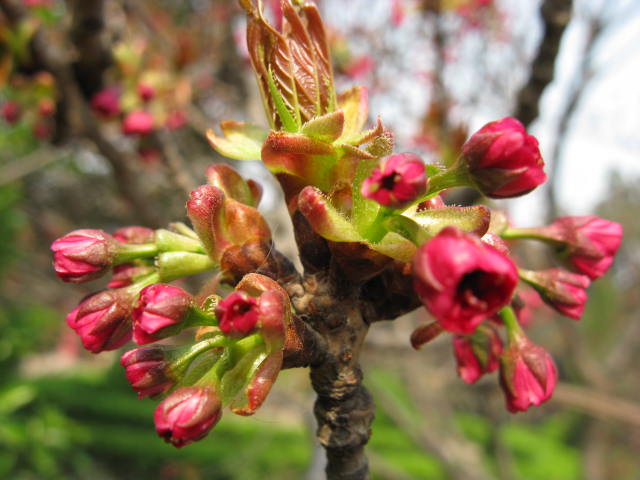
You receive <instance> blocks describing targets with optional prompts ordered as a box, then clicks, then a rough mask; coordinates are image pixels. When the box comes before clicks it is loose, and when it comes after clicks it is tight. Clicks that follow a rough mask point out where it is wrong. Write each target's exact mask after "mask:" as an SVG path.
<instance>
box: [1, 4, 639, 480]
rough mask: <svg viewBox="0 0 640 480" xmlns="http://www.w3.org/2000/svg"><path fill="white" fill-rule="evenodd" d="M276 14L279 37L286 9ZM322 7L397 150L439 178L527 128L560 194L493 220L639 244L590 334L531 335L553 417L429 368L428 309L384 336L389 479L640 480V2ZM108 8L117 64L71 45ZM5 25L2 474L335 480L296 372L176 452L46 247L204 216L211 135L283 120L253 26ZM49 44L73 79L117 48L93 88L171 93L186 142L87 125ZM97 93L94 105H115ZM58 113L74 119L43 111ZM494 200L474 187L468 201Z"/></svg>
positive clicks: (610, 283) (375, 354) (345, 64)
mask: <svg viewBox="0 0 640 480" xmlns="http://www.w3.org/2000/svg"><path fill="white" fill-rule="evenodd" d="M265 3H267V9H268V10H267V14H268V15H272V17H273V18H274V20H275V21H277V2H268V1H267V2H265ZM316 3H317V4H318V5H319V7H320V10H321V12H322V13H323V16H324V18H325V21H326V24H327V28H328V30H329V32H330V38H331V47H332V52H333V55H334V64H335V74H336V80H337V83H338V85H339V88H340V89H342V88H346V87H348V86H349V85H352V84H363V85H366V86H367V87H368V88H369V91H370V96H371V98H370V100H371V101H370V111H371V115H372V117H371V118H372V120H373V119H375V116H376V115H380V116H381V117H382V119H383V121H384V122H385V125H387V126H388V127H390V128H391V129H392V130H393V132H394V133H395V136H396V145H397V151H414V152H418V153H420V154H421V155H423V156H424V158H425V160H427V161H437V160H438V159H440V158H443V157H446V156H452V155H456V154H457V152H458V151H459V148H460V145H461V144H462V142H464V140H465V139H466V138H467V136H468V135H469V134H470V133H472V132H473V131H475V130H476V129H477V128H479V127H480V126H481V125H483V124H484V123H485V122H487V121H490V120H494V119H499V118H502V117H504V116H509V115H513V116H516V117H518V118H519V119H521V120H522V121H523V123H525V124H526V125H527V126H528V128H529V130H530V132H531V133H533V134H535V135H536V136H538V138H539V139H540V142H541V148H542V152H543V156H544V157H545V161H546V164H547V167H546V168H547V173H548V174H549V177H550V178H549V181H548V182H547V184H546V185H545V186H543V187H541V188H539V189H538V190H537V191H536V192H534V193H533V194H531V195H529V196H527V197H524V198H522V199H517V200H510V201H501V202H494V203H492V207H495V208H500V209H504V210H506V211H507V212H508V214H509V216H510V218H511V220H512V221H513V222H514V223H515V224H517V225H519V226H534V225H541V224H544V223H547V222H549V221H550V219H552V218H554V217H555V216H557V215H563V214H573V215H585V214H597V215H599V216H602V217H604V218H607V219H610V220H613V221H616V222H619V223H621V224H622V225H623V227H624V231H625V237H624V241H623V244H622V247H621V249H620V251H619V253H618V256H617V259H616V262H615V263H614V265H613V267H612V269H611V270H610V271H609V273H608V274H607V275H606V276H604V277H603V278H602V279H600V280H598V281H597V282H595V283H594V284H593V286H592V287H590V289H589V302H588V304H587V307H586V309H585V314H584V317H583V319H582V320H581V321H580V322H574V321H573V320H570V319H567V318H561V317H559V316H558V315H556V314H555V313H553V312H552V311H551V310H548V309H546V308H545V307H542V306H541V307H540V308H537V309H535V310H534V311H533V312H532V320H531V322H530V325H529V327H528V333H529V335H530V336H531V337H532V338H533V339H534V341H535V342H536V343H538V344H541V345H544V346H545V347H546V348H548V349H549V350H550V351H551V352H552V354H553V356H554V358H555V359H556V362H557V364H558V367H559V371H560V382H559V385H558V388H557V391H556V393H555V395H554V397H553V398H552V400H550V401H549V402H548V403H546V404H545V405H543V406H541V407H538V408H534V409H531V410H530V411H529V412H527V413H521V414H518V415H511V414H509V413H508V412H506V410H505V408H504V404H503V403H504V400H503V398H502V393H501V391H500V389H499V387H498V384H497V378H496V375H495V374H494V375H490V376H488V377H487V378H483V379H482V380H481V381H479V382H478V383H477V384H474V385H472V386H469V385H466V384H465V383H464V382H462V380H460V379H459V378H458V377H457V375H456V372H455V364H454V359H453V355H452V347H451V343H450V338H444V337H443V338H440V339H438V340H436V341H434V342H433V343H431V344H429V345H428V346H426V347H425V348H424V349H423V350H421V351H419V352H416V351H413V350H412V349H411V348H410V345H409V341H408V339H409V335H410V333H411V331H412V329H413V328H414V327H415V326H416V325H417V324H419V322H420V321H423V320H425V318H426V317H427V314H426V312H424V311H417V312H415V313H414V314H412V315H408V316H406V317H403V318H400V319H398V320H397V321H395V322H393V323H389V324H384V325H381V324H378V325H375V326H374V328H372V331H371V333H370V335H369V339H368V342H367V344H366V346H365V352H364V358H363V368H364V372H365V378H366V380H365V382H366V384H367V386H368V387H369V388H370V390H371V391H372V393H373V395H374V398H375V401H376V405H377V410H376V420H375V423H374V426H373V436H372V439H371V443H370V448H369V456H370V462H371V468H372V476H373V478H375V479H391V480H396V479H399V480H402V479H471V478H477V479H493V478H497V479H505V480H506V479H517V480H537V479H540V480H554V479H557V480H574V479H576V480H577V479H587V480H601V479H620V480H627V479H628V480H636V479H638V478H640V460H639V458H640V455H639V454H640V433H639V432H640V380H639V377H638V371H639V369H640V353H639V352H640V349H639V347H640V322H639V321H638V317H639V315H640V288H639V287H640V247H639V242H640V224H639V222H638V219H637V216H638V212H640V189H638V187H639V186H640V182H639V179H640V136H639V135H638V132H640V115H639V114H638V111H639V107H640V90H639V89H638V88H637V79H638V78H639V77H640V50H638V49H637V48H636V47H637V45H638V42H639V41H640V38H639V32H640V5H639V4H638V2H637V1H635V0H626V1H625V0H611V1H606V0H575V1H573V2H571V1H569V0H545V1H542V2H540V1H535V0H502V1H500V0H493V1H492V0H440V1H438V0H351V1H349V2H345V1H341V0H317V1H316ZM96 4H100V5H99V6H100V8H101V9H102V10H101V12H102V13H101V15H102V17H101V18H102V19H103V23H104V24H103V25H99V27H100V40H101V43H100V45H99V46H98V47H95V45H94V46H91V45H90V44H89V43H87V42H88V40H87V39H86V38H82V37H80V40H78V39H77V36H76V37H73V35H69V32H74V31H75V32H76V33H77V32H78V30H77V29H75V27H77V24H76V22H75V19H76V18H78V16H79V15H80V14H79V13H78V12H79V11H80V10H82V8H83V7H82V5H85V7H87V6H90V5H93V6H95V5H96ZM0 6H1V8H0V106H2V108H3V109H4V106H6V104H7V103H9V102H15V103H17V104H18V105H19V106H20V115H19V117H18V118H17V119H13V118H12V117H11V116H7V115H6V111H5V110H3V112H4V113H3V119H0V478H7V479H24V480H27V479H47V480H48V479H88V478H91V479H98V480H100V479H105V480H109V479H144V478H155V479H161V480H170V479H194V480H196V479H205V478H206V479H220V480H222V479H242V480H251V479H298V478H304V479H307V480H312V479H316V478H322V475H323V474H322V469H323V466H322V457H323V452H322V451H321V449H319V447H318V445H317V444H316V443H315V441H314V433H313V430H314V425H313V416H312V413H311V408H312V404H313V398H314V395H313V392H312V391H311V389H310V387H309V382H308V378H307V377H308V372H307V371H306V370H304V369H297V370H295V371H294V370H289V371H284V372H282V374H281V376H280V377H279V379H278V382H277V384H276V386H275V388H274V390H273V391H272V393H271V394H270V396H269V398H268V400H267V402H266V404H265V405H264V406H263V407H262V409H261V410H260V411H259V412H258V413H257V414H256V415H255V416H254V417H252V418H243V417H235V416H233V415H231V414H227V415H225V417H224V418H223V420H222V421H221V422H220V423H219V424H218V426H216V428H215V430H214V431H213V432H212V433H211V434H210V435H209V437H208V438H206V439H205V440H203V441H201V442H198V443H196V444H193V445H190V446H188V447H186V448H183V449H181V450H175V449H174V448H173V447H171V446H168V445H166V444H164V443H163V442H162V441H161V440H160V439H159V438H158V437H157V436H156V434H155V432H154V428H153V421H152V416H153V415H152V414H153V409H154V408H155V405H156V402H155V401H153V400H149V399H145V400H137V398H136V395H135V393H134V392H133V391H132V390H131V387H130V386H129V384H128V383H127V381H126V380H125V378H124V375H123V369H122V367H121V366H120V365H119V363H118V359H119V356H120V355H121V353H122V352H111V353H106V354H101V355H98V356H95V355H92V354H90V353H87V352H85V351H83V349H82V347H81V345H80V342H79V339H78V338H76V336H75V334H74V333H73V332H72V331H71V330H70V329H68V328H67V327H66V326H65V323H64V316H65V314H66V313H67V312H68V311H70V310H71V309H72V308H73V307H74V306H75V305H76V304H77V302H78V301H79V300H80V299H81V298H82V297H83V296H85V295H87V294H88V293H90V292H92V291H95V290H97V289H99V288H101V287H102V286H103V283H101V281H96V282H93V283H91V284H88V285H77V286H69V285H64V284H62V282H60V281H59V280H58V279H56V277H55V275H54V273H53V270H52V268H51V254H50V251H49V245H50V244H51V242H52V241H53V240H54V239H55V238H57V237H59V236H61V235H63V234H65V233H66V232H68V231H70V230H74V229H77V228H103V229H105V230H107V231H112V230H114V229H115V228H118V227H120V226H123V225H132V224H143V225H146V226H150V227H158V226H161V225H164V224H166V223H167V222H170V221H175V220H180V221H184V220H185V212H184V202H185V199H186V196H187V194H188V192H189V190H190V189H191V188H193V187H194V186H196V185H199V184H200V183H203V182H204V168H205V167H206V165H208V164H209V163H211V162H215V161H228V160H223V159H221V158H220V157H218V156H217V155H216V154H215V152H214V151H213V150H212V149H211V148H210V147H209V146H208V144H207V142H206V139H205V137H204V131H205V130H206V129H207V128H214V127H216V125H217V123H218V122H219V121H221V120H226V119H233V120H251V121H255V122H256V123H261V124H265V123H266V122H265V121H264V116H263V112H262V105H261V101H260V98H259V96H258V92H257V89H256V87H255V84H254V79H253V74H252V72H251V70H250V65H249V62H248V59H247V55H246V46H245V44H244V41H243V35H244V33H243V27H244V18H243V14H242V12H241V11H240V9H239V8H238V7H237V6H236V5H235V2H233V1H231V0H191V1H172V0H159V1H150V0H149V1H148V0H140V1H134V0H104V1H97V0H91V1H88V2H82V1H78V0H76V1H67V2H62V1H56V0H51V1H27V0H25V1H15V0H3V2H2V3H1V4H0ZM87 8H90V7H87ZM38 35H39V36H40V37H38ZM37 38H41V39H42V38H45V39H46V40H47V41H46V42H45V43H46V45H47V47H48V48H51V49H53V51H54V52H57V53H59V54H61V55H63V54H69V52H71V55H75V56H74V57H73V58H72V60H71V61H72V62H73V61H75V60H74V59H76V60H77V59H82V58H84V57H83V48H85V47H86V48H87V49H89V50H90V49H91V48H94V47H95V48H98V49H100V48H103V49H107V51H109V52H110V54H109V55H108V56H107V57H108V58H107V60H106V61H105V62H103V64H98V65H97V66H96V65H94V66H92V67H91V68H90V69H89V71H97V72H99V73H100V74H101V77H100V79H99V80H97V81H95V82H94V85H93V87H92V88H93V89H94V90H95V89H96V88H97V87H96V85H100V86H101V87H104V86H109V85H117V86H119V87H120V88H121V93H122V97H121V98H122V103H123V108H124V109H125V110H126V109H134V108H136V107H137V105H136V102H137V100H136V97H135V93H134V92H135V88H136V85H137V84H138V83H140V82H146V83H150V84H152V85H154V87H155V89H156V92H157V96H156V98H155V99H154V100H153V103H152V104H150V105H149V107H150V109H151V110H152V112H153V115H154V118H155V119H156V122H164V121H166V119H167V118H168V117H169V116H170V114H171V113H172V112H176V111H179V112H180V113H181V114H183V117H184V119H183V120H184V123H183V124H181V125H180V126H179V128H175V129H168V128H157V130H156V131H154V132H153V134H152V135H150V136H149V138H144V139H139V138H132V137H125V136H123V135H122V133H121V130H120V127H121V125H120V123H119V120H118V119H111V120H108V121H107V120H100V121H98V122H97V123H96V124H95V128H93V126H92V127H91V130H90V131H87V129H84V130H83V129H82V128H80V129H77V128H76V129H75V130H74V128H66V126H67V125H68V123H69V122H68V119H65V118H61V117H62V115H61V113H60V111H61V110H60V102H61V101H63V100H64V98H65V96H64V88H63V87H62V86H61V84H60V81H59V77H57V76H56V75H55V74H54V75H51V73H47V72H44V71H43V70H42V68H41V65H40V63H39V57H38V55H39V52H38V48H39V47H38V45H40V46H41V44H42V42H39V43H38V41H37V40H34V39H37ZM74 38H75V40H74ZM34 42H35V43H34ZM83 42H84V43H83ZM34 44H35V46H34ZM61 52H62V53H61ZM61 58H64V56H62V57H61ZM89 58H94V60H95V57H91V55H89ZM77 64H78V62H77V61H76V62H75V63H74V65H77ZM54 73H55V72H54ZM87 82H88V83H87V84H91V80H87ZM67 86H68V85H67ZM81 93H82V98H86V99H87V100H86V101H87V102H88V99H90V98H91V97H90V94H91V93H95V92H92V91H91V88H88V90H87V91H86V92H81ZM47 102H49V103H47ZM51 102H52V103H53V104H54V105H55V106H57V107H58V108H57V110H55V111H53V112H52V111H49V110H46V109H45V107H43V106H42V105H43V103H44V104H50V103H51ZM87 104H88V103H87ZM70 123H71V124H72V125H73V122H70ZM234 166H235V167H236V168H238V169H240V170H241V171H242V172H243V174H244V175H246V176H248V177H251V178H254V179H256V180H258V181H260V182H261V183H262V184H263V185H264V186H265V189H266V195H265V198H264V200H263V203H262V204H261V210H262V211H263V212H264V214H265V216H266V217H267V218H268V220H269V222H270V225H271V227H272V229H273V231H274V232H275V237H276V242H277V244H278V245H279V248H280V249H281V250H282V251H284V252H286V253H288V254H289V255H291V256H292V257H295V247H294V245H293V241H292V238H291V230H290V228H291V227H290V226H289V224H288V219H287V215H286V212H285V210H284V208H283V205H282V202H281V196H280V194H279V192H278V190H277V187H276V184H275V182H274V181H273V180H272V179H271V178H270V176H269V174H268V173H267V172H266V171H265V170H264V169H263V168H262V166H261V165H259V164H257V163H256V164H254V163H242V164H234ZM478 200H480V199H478V198H476V197H475V196H474V195H473V194H471V193H470V192H467V191H460V192H454V195H453V197H452V198H451V199H450V201H453V202H457V203H470V202H474V201H478ZM517 254H518V255H519V256H520V258H521V259H522V262H523V263H525V264H526V265H529V266H531V267H536V266H542V265H545V264H547V262H548V261H549V256H548V252H547V251H546V250H544V249H541V248H539V247H538V246H537V245H535V244H533V245H527V244H525V245H523V246H521V247H520V248H519V250H518V252H517Z"/></svg>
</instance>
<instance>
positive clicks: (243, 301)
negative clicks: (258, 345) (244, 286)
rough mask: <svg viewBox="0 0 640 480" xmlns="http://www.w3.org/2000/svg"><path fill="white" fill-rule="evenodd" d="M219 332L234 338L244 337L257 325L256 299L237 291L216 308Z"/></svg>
mask: <svg viewBox="0 0 640 480" xmlns="http://www.w3.org/2000/svg"><path fill="white" fill-rule="evenodd" d="M215 312H216V317H218V321H219V322H220V323H219V325H220V330H222V331H223V332H224V333H225V334H226V335H228V336H230V337H234V338H240V337H245V336H247V335H249V334H250V333H251V332H253V330H254V329H255V328H256V324H257V323H258V299H256V298H253V297H251V296H249V294H248V293H247V292H244V291H242V290H237V291H235V292H233V293H231V294H230V295H229V296H228V297H227V298H225V299H224V300H222V301H220V302H219V303H218V305H217V306H216V310H215Z"/></svg>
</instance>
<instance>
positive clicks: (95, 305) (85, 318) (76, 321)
mask: <svg viewBox="0 0 640 480" xmlns="http://www.w3.org/2000/svg"><path fill="white" fill-rule="evenodd" d="M131 300H132V299H131V293H129V292H127V291H126V290H125V289H118V290H103V291H102V292H98V293H96V294H94V295H92V296H90V297H88V298H86V299H85V300H83V301H82V302H81V303H80V305H78V306H77V307H76V308H75V309H73V310H72V311H71V313H69V315H67V325H69V326H70V327H71V328H72V329H73V330H75V332H76V333H77V334H78V335H79V336H80V339H81V340H82V345H83V346H84V348H86V349H87V350H89V351H90V352H93V353H99V352H102V351H104V350H115V349H116V348H119V347H121V346H122V345H124V344H125V343H127V342H128V341H129V340H130V339H131V309H132V301H131Z"/></svg>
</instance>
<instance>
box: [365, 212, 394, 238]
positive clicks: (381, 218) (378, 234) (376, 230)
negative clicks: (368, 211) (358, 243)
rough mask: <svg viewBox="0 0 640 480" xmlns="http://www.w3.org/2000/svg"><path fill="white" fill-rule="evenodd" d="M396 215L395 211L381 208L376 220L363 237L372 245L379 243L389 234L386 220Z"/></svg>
mask: <svg viewBox="0 0 640 480" xmlns="http://www.w3.org/2000/svg"><path fill="white" fill-rule="evenodd" d="M391 215H394V211H393V210H391V209H388V208H386V207H383V206H380V209H379V210H378V214H377V215H376V218H374V220H373V222H371V224H370V225H369V227H368V228H367V230H366V232H364V235H363V237H364V238H366V239H367V240H369V242H371V243H378V242H379V241H380V240H382V239H383V238H384V236H385V235H386V234H387V233H388V230H387V228H386V227H385V220H386V219H387V218H388V217H390V216H391Z"/></svg>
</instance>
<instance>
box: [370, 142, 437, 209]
mask: <svg viewBox="0 0 640 480" xmlns="http://www.w3.org/2000/svg"><path fill="white" fill-rule="evenodd" d="M426 190H427V179H426V177H425V170H424V162H423V161H422V159H421V158H420V157H418V156H417V155H414V154H412V153H401V154H398V155H391V156H390V157H387V158H386V159H384V160H383V161H382V163H381V165H380V168H376V169H374V170H373V172H371V176H370V177H369V178H367V179H365V181H364V182H363V183H362V188H361V192H362V196H363V197H365V198H368V199H371V200H374V201H376V202H378V203H379V204H380V205H383V206H385V207H389V208H395V209H400V208H403V207H407V206H409V205H410V204H411V203H413V202H414V201H415V200H416V199H418V197H420V196H421V195H422V194H423V193H425V192H426Z"/></svg>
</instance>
